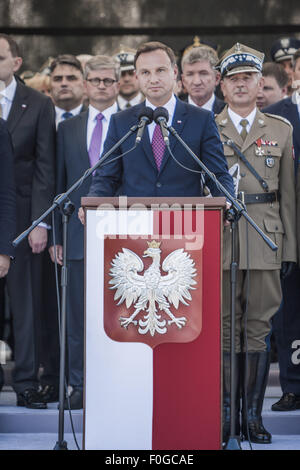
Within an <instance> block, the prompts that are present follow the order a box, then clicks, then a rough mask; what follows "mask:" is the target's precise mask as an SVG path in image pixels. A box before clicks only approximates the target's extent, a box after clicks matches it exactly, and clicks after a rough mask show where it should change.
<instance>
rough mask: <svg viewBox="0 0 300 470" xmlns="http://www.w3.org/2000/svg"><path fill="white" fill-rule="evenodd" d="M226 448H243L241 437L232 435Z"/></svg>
mask: <svg viewBox="0 0 300 470" xmlns="http://www.w3.org/2000/svg"><path fill="white" fill-rule="evenodd" d="M224 450H242V447H241V442H240V438H239V437H238V436H230V438H229V439H228V441H227V443H226V446H225V448H224Z"/></svg>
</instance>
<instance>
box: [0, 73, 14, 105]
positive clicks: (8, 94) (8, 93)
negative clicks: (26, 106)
mask: <svg viewBox="0 0 300 470" xmlns="http://www.w3.org/2000/svg"><path fill="white" fill-rule="evenodd" d="M16 88H17V80H16V79H15V77H13V78H12V81H11V82H10V84H9V85H8V86H7V87H6V88H4V90H2V91H1V95H2V96H4V97H5V98H6V99H7V100H8V101H10V102H12V101H13V99H14V97H15V93H16Z"/></svg>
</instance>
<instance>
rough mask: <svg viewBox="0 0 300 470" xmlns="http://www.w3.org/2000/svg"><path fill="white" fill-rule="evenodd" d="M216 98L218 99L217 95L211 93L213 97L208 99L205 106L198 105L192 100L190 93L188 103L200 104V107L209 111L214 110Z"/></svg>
mask: <svg viewBox="0 0 300 470" xmlns="http://www.w3.org/2000/svg"><path fill="white" fill-rule="evenodd" d="M215 99H216V96H215V94H214V93H213V94H212V95H211V97H210V98H209V100H208V101H206V103H204V105H203V106H198V105H197V104H196V103H195V101H193V100H192V98H191V97H190V95H188V103H189V104H193V105H194V106H198V107H199V108H202V109H207V111H212V110H213V105H214V102H215Z"/></svg>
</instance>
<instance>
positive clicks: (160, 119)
mask: <svg viewBox="0 0 300 470" xmlns="http://www.w3.org/2000/svg"><path fill="white" fill-rule="evenodd" d="M153 120H154V121H155V122H156V124H159V125H160V129H161V133H162V135H163V139H164V141H165V143H166V145H169V134H168V129H167V126H168V120H169V113H168V110H167V109H166V108H163V107H162V106H160V107H158V108H156V109H155V110H154V113H153Z"/></svg>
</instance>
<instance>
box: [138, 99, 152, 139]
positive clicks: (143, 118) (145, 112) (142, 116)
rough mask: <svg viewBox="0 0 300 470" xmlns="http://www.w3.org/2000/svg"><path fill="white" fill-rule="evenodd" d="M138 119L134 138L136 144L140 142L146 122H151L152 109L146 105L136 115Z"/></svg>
mask: <svg viewBox="0 0 300 470" xmlns="http://www.w3.org/2000/svg"><path fill="white" fill-rule="evenodd" d="M138 120H139V126H138V131H137V135H136V139H135V143H136V144H139V143H140V142H141V140H142V137H143V133H144V130H145V127H146V126H148V124H151V122H152V121H153V110H152V109H151V108H149V107H147V106H146V107H145V108H144V109H142V110H141V111H140V113H139V115H138Z"/></svg>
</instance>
